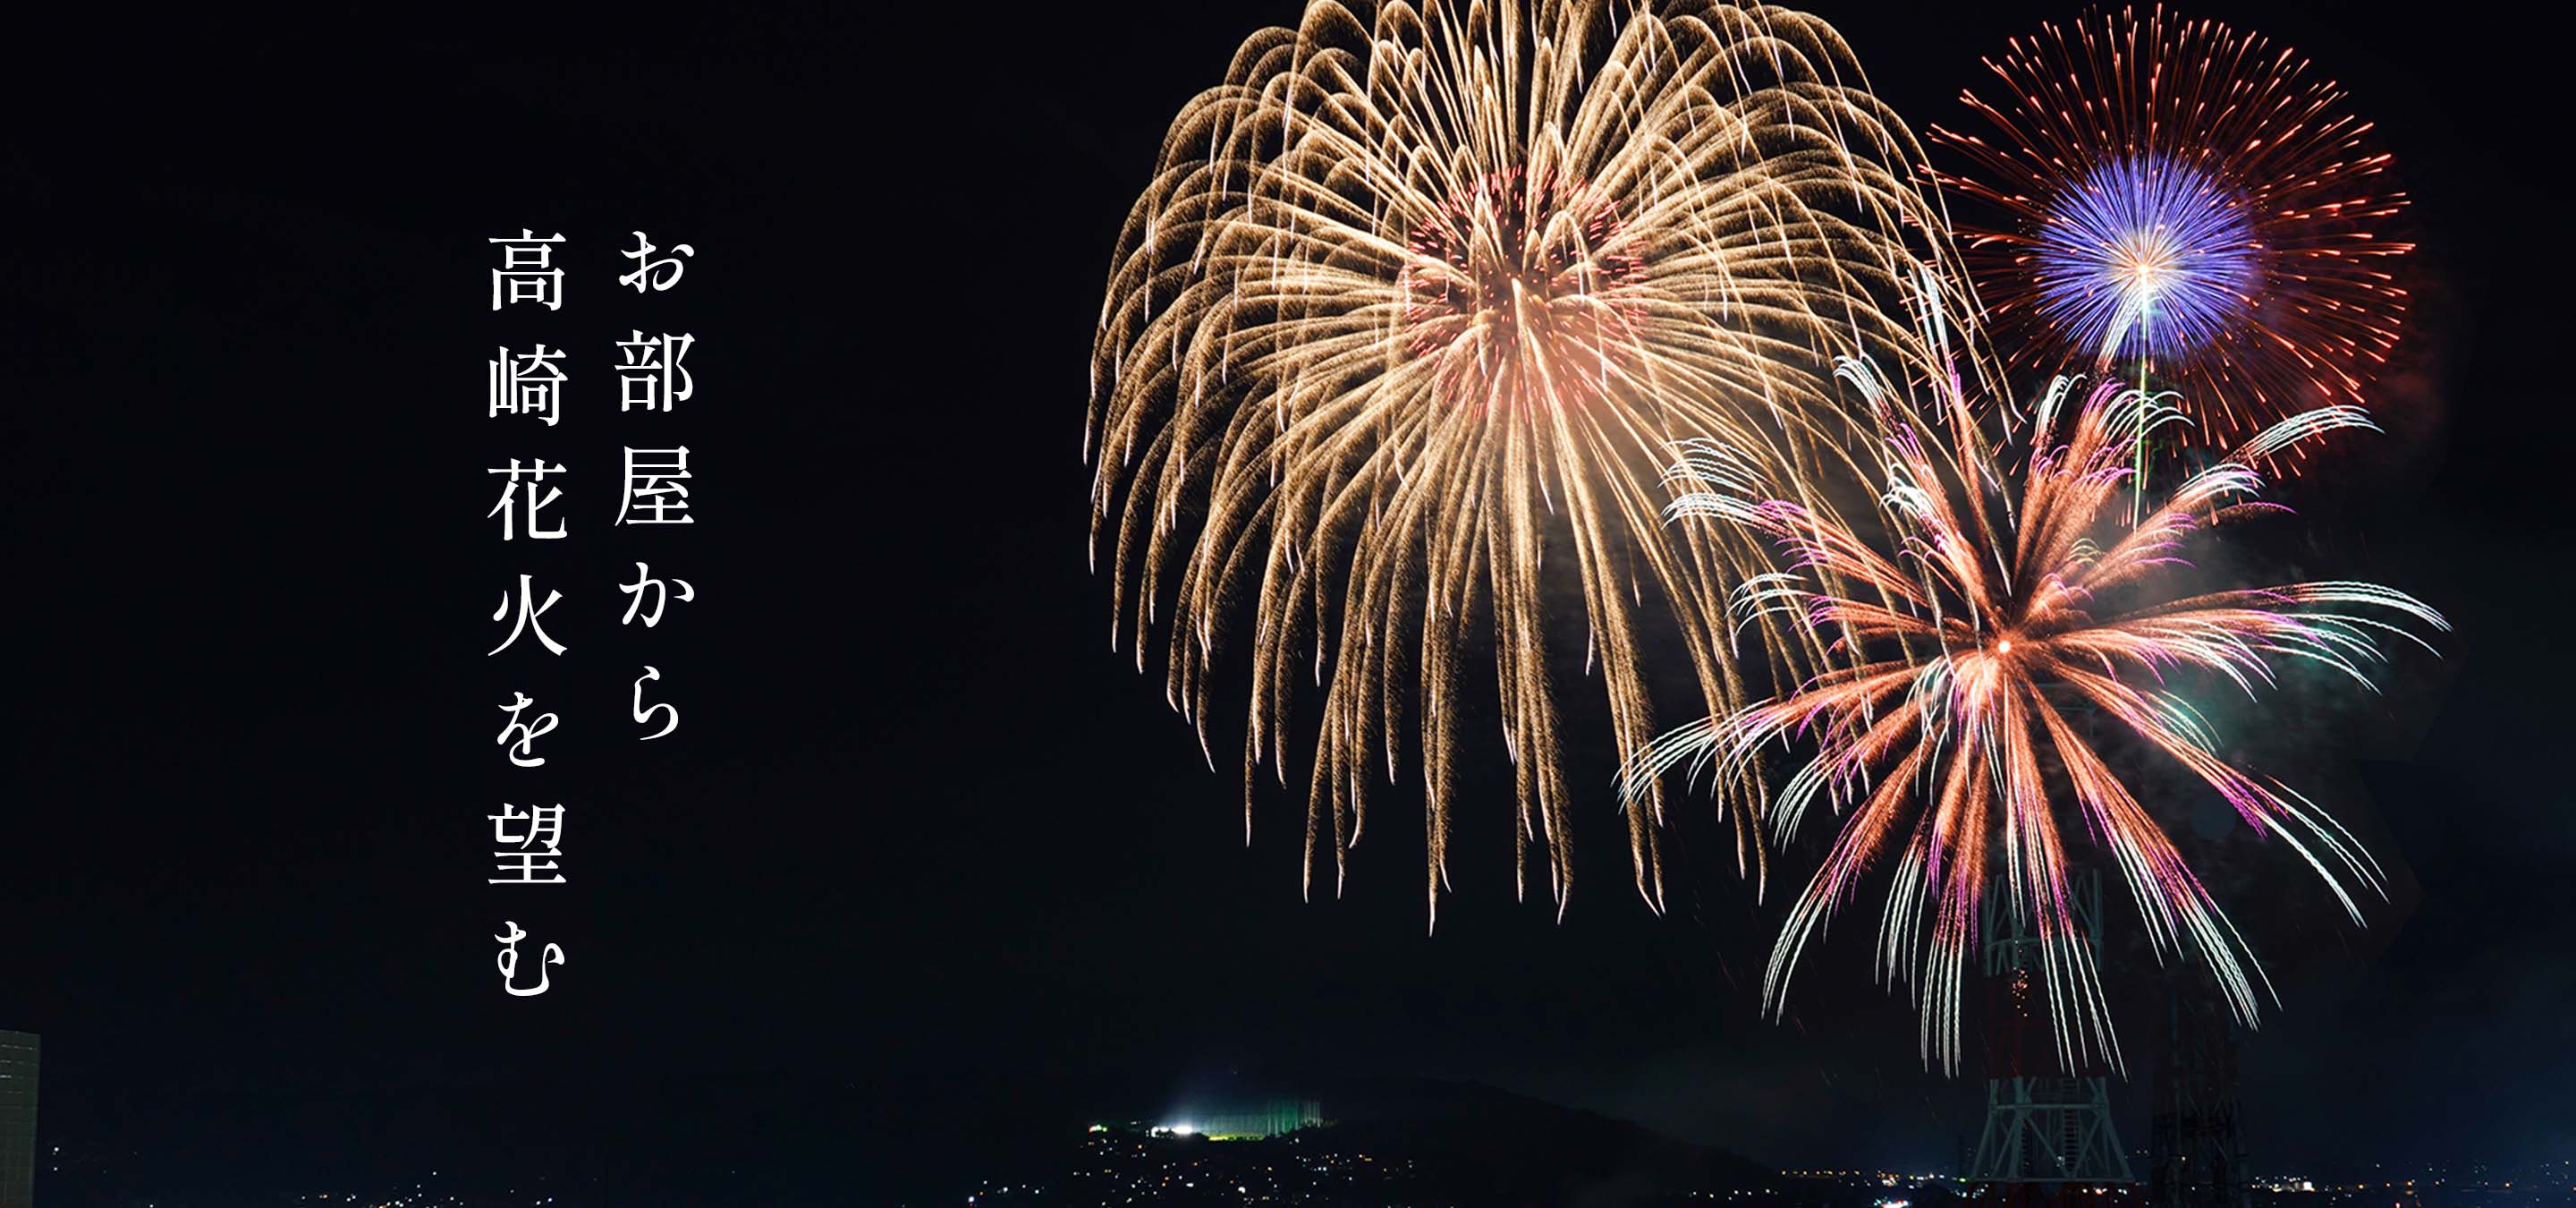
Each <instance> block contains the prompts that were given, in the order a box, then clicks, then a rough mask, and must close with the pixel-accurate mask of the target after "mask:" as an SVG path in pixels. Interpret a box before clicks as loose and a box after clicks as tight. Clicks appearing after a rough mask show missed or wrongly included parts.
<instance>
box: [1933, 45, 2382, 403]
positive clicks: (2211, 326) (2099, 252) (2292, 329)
mask: <svg viewBox="0 0 2576 1208" xmlns="http://www.w3.org/2000/svg"><path fill="white" fill-rule="evenodd" d="M1986 66H1987V67H1988V68H1989V69H1990V70H1992V71H1993V72H1994V74H1995V78H1996V80H1997V81H1998V82H1999V83H2000V85H2001V88H2002V96H2001V98H2000V101H1999V102H1989V101H1988V100H1986V99H1985V98H1984V97H1982V96H1980V95H1978V93H1977V91H1976V90H1975V89H1970V90H1968V91H1967V93H1966V94H1965V100H1966V101H1967V104H1968V105H1969V107H1970V108H1972V109H1974V110H1975V111H1976V112H1978V113H1979V114H1982V115H1984V117H1985V118H1986V119H1987V120H1988V122H1990V123H1991V124H1992V126H1993V134H1992V136H1991V138H1989V137H1981V136H1978V135H1974V134H1967V133H1962V132H1959V131H1954V130H1949V129H1946V128H1943V127H1941V126H1937V125H1936V126H1934V127H1933V128H1932V133H1933V136H1934V138H1935V139H1936V140H1937V141H1938V142H1940V143H1943V144H1946V145H1948V146H1951V147H1955V148H1957V149H1958V150H1960V151H1961V152H1963V153H1965V155H1966V157H1967V159H1968V160H1969V161H1971V162H1973V164H1974V165H1975V168H1974V170H1972V171H1970V172H1968V173H1966V174H1963V175H1961V176H1957V177H1951V176H1947V175H1945V176H1944V177H1943V183H1944V184H1946V185H1949V186H1952V187H1955V188H1957V189H1959V190H1961V191H1963V192H1964V193H1965V194H1967V195H1969V196H1970V197H1973V198H1975V199H1977V201H1978V202H1981V203H1984V204H1982V205H1974V204H1972V205H1968V206H1965V207H1963V208H1962V211H1961V221H1960V226H1959V233H1960V237H1961V240H1962V242H1963V244H1964V245H1965V250H1966V254H1967V258H1968V264H1969V270H1970V272H1971V274H1972V275H1973V277H1974V279H1975V281H1976V284H1977V289H1978V290H1979V292H1980V293H1981V294H1982V295H1983V296H1984V299H1985V301H1986V302H1987V303H1988V305H1989V306H1991V308H1992V311H1991V317H1992V330H1993V333H1994V337H1995V339H1996V342H1997V344H1998V345H1999V346H2003V347H2011V348H2018V349H2021V350H2023V352H2024V354H2025V356H2024V357H2023V358H2022V359H2020V360H2018V361H2017V362H2016V363H2015V364H2014V366H2013V369H2014V370H2015V377H2016V378H2025V377H2035V376H2037V375H2040V374H2044V373H2046V372H2050V371H2053V369H2054V367H2055V366H2057V365H2059V364H2061V363H2063V362H2064V361H2065V359H2066V358H2067V357H2069V356H2088V357H2094V358H2096V359H2097V361H2098V368H2099V370H2100V371H2101V372H2104V373H2107V374H2110V375H2112V376H2118V377H2124V378H2128V379H2130V380H2133V381H2134V380H2136V379H2137V378H2138V377H2139V376H2140V374H2141V373H2147V374H2149V375H2151V377H2152V379H2153V380H2155V381H2157V382H2159V383H2162V384H2165V385H2170V386H2172V387H2174V388H2176V389H2178V390H2179V391H2180V392H2181V394H2182V396H2183V398H2184V399H2185V400H2186V405H2187V406H2189V407H2190V408H2191V414H2190V418H2191V420H2192V421H2193V423H2192V426H2191V428H2190V430H2189V431H2188V432H2186V433H2185V434H2184V435H2183V437H2182V439H2184V440H2187V441H2190V442H2192V443H2194V444H2198V445H2201V446H2204V447H2208V448H2212V449H2220V450H2223V449H2227V448H2230V447H2232V446H2234V445H2235V444H2236V443H2238V442H2240V441H2242V440H2244V439H2245V438H2246V437H2248V436H2249V435H2251V434H2252V433H2253V432H2255V431H2256V430H2258V429H2260V428H2263V427H2265V426H2267V425H2269V424H2271V423H2272V422H2273V421H2275V420H2278V419H2281V418H2283V417H2285V416H2288V415H2293V414H2296V413H2298V412H2302V411H2306V410H2310V409H2313V408H2317V407H2324V406H2337V405H2347V406H2348V405H2359V404H2365V403H2367V402H2368V399H2367V398H2366V397H2365V395H2364V389H2365V387H2367V386H2368V385H2369V383H2370V381H2371V379H2372V378H2373V377H2374V376H2375V375H2376V374H2377V373H2378V372H2379V369H2380V367H2381V366H2382V365H2384V364H2385V363H2386V362H2387V360H2388V357H2389V353H2390V350H2391V349H2393V348H2394V347H2395V346H2396V344H2397V341H2398V334H2399V331H2400V328H2401V326H2402V325H2403V323H2404V321H2405V317H2406V303H2407V295H2406V291H2405V289H2403V288H2402V287H2401V285H2400V283H2399V281H2398V280H2397V277H2396V274H2395V269H2396V267H2397V262H2398V260H2399V258H2400V257H2403V256H2404V255H2405V254H2406V253H2408V252H2410V251H2412V250H2413V245H2411V244H2408V243H2403V242H2398V241H2396V240H2394V239H2392V238H2391V234H2392V228H2393V222H2394V220H2395V219H2396V218H2397V216H2398V215H2399V213H2400V211H2402V210H2403V208H2404V206H2405V198H2404V195H2403V194H2401V193H2396V192H2392V191H2390V182H2389V180H2388V174H2387V169H2388V164H2389V157H2388V156H2387V155H2385V154H2383V153H2380V152H2378V151H2375V150H2372V149H2371V147H2370V145H2369V137H2368V136H2369V133H2370V129H2371V127H2370V125H2369V124H2368V123H2365V122H2362V121H2360V120H2359V119H2357V118H2355V117H2353V116H2352V115H2351V114H2349V113H2347V112H2344V109H2343V105H2344V93H2343V90H2342V89H2341V88H2339V87H2337V86H2336V85H2335V84H2334V83H2332V82H2331V81H2328V80H2325V79H2323V78H2321V77H2319V76H2317V75H2316V74H2314V73H2313V72H2311V71H2310V69H2309V65H2308V63H2307V61H2306V60H2305V59H2302V58H2300V57H2298V56H2297V55H2296V54H2294V53H2293V52H2292V51H2291V50H2290V49H2289V48H2287V47H2278V46H2274V45H2273V44H2272V43H2271V42H2269V41H2268V40H2266V39H2264V38H2262V37H2260V36H2258V35H2254V34H2248V33H2239V32H2237V31H2235V30H2232V29H2229V28H2228V27H2227V26H2225V25H2222V24H2219V23H2217V22H2215V21H2207V20H2199V21H2194V20H2185V19H2182V18H2179V17H2175V16H2171V15H2169V14H2167V13H2166V12H2165V10H2164V9H2163V7H2162V6H2157V7H2155V8H2153V9H2149V10H2146V11H2145V13H2144V14H2143V16H2142V15H2141V14H2140V12H2139V11H2138V10H2136V9H2134V8H2123V9H2120V10H2119V11H2118V12H2117V13H2116V14H2114V13H2112V12H2109V11H2100V12H2094V13H2090V14H2088V15H2086V16H2085V17H2084V18H2083V19H2082V20H2080V21H2078V22H2076V23H2075V24H2073V25H2072V26H2071V27H2061V26H2056V25H2049V26H2044V27H2042V28H2041V30H2040V32H2039V34H2038V35H2037V36H2036V37H2031V38H2016V39H2014V40H2013V41H2012V43H2011V45H2010V48H2009V49H2008V50H2007V52H2006V53H2005V54H2004V56H2003V57H2002V58H2000V59H1988V60H1987V61H1986ZM1980 211H1985V212H1984V213H1980Z"/></svg>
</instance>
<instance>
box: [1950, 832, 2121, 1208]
mask: <svg viewBox="0 0 2576 1208" xmlns="http://www.w3.org/2000/svg"><path fill="white" fill-rule="evenodd" d="M2067 890H2068V897H2069V898H2070V904H2071V905H2072V906H2073V907H2074V913H2075V923H2076V926H2078V927H2080V928H2082V930H2083V936H2084V938H2083V940H2082V941H2081V942H2083V943H2084V944H2086V945H2087V946H2089V947H2091V948H2093V949H2094V950H2095V951H2096V952H2097V953H2098V952H2099V950H2100V948H2101V945H2102V876H2101V874H2100V873H2099V872H2095V871H2090V870H2088V871H2084V872H2080V873H2077V874H2075V875H2073V876H2071V877H2069V878H2068V884H2067ZM2006 892H2007V891H2006V889H2005V887H2003V886H2001V885H1997V886H1995V887H1994V888H1993V889H1992V890H1990V891H1989V892H1988V893H1987V895H1986V900H1985V901H1984V902H1983V903H1982V904H1981V913H1982V914H1983V918H1982V919H1981V926H1980V930H1981V932H1982V933H1983V934H1984V935H1985V937H1986V944H1985V973H1986V979H1987V981H1988V982H1989V984H1996V985H2000V986H2002V987H2004V992H2005V995H2006V997H2005V1001H2004V1002H2002V1003H2001V1004H2000V1005H2001V1008H2002V1009H2001V1010H2000V1011H1998V1012H1994V1013H1993V1015H1994V1016H1998V1017H1999V1018H1993V1019H1990V1023H1989V1025H1988V1026H1989V1028H1990V1032H1989V1044H1988V1046H1987V1053H1986V1060H1987V1063H1988V1068H1989V1069H1990V1070H1992V1071H1993V1076H1991V1077H1989V1078H1987V1079H1986V1129H1985V1134H1984V1136H1983V1137H1982V1138H1980V1139H1979V1140H1978V1142H1977V1156H1976V1157H1975V1158H1974V1159H1973V1160H1971V1161H1970V1162H1969V1164H1968V1172H1967V1175H1968V1182H1969V1183H1970V1184H1971V1185H1972V1186H1974V1187H1975V1189H1976V1194H1977V1195H1978V1196H1979V1198H1981V1199H1988V1198H1992V1199H2001V1200H2003V1201H2006V1202H2011V1203H2030V1204H2048V1203H2058V1202H2061V1201H2063V1200H2065V1199H2066V1198H2067V1197H2068V1194H2069V1193H2070V1192H2074V1191H2094V1190H2096V1189H2108V1188H2111V1187H2120V1188H2123V1189H2125V1188H2127V1187H2129V1186H2132V1185H2134V1184H2135V1182H2136V1180H2135V1179H2134V1178H2132V1177H2131V1175H2130V1174H2129V1158H2128V1155H2127V1154H2126V1153H2125V1152H2124V1151H2122V1150H2121V1148H2120V1133H2119V1130H2118V1129H2117V1128H2116V1127H2114V1126H2113V1125H2112V1122H2111V1088H2110V1080H2109V1079H2108V1078H2107V1077H2106V1076H2105V1075H2104V1073H2103V1071H2102V1070H2101V1069H2099V1068H2098V1066H2097V1065H2095V1064H2092V1063H2087V1062H2080V1061H2079V1062H2078V1065H2077V1067H2076V1068H2072V1069H2069V1068H2064V1067H2063V1064H2062V1063H2061V1062H2060V1061H2059V1060H2058V1059H2057V1054H2056V1046H2055V1045H2054V1044H2045V1045H2044V1047H2042V1048H2036V1049H2035V1048H2034V1047H2033V1046H2032V1045H2031V1044H2030V1043H2029V1037H2028V1033H2029V1032H2030V1030H2031V1028H2030V1024H2031V1015H2032V1013H2033V1012H2034V1010H2038V1009H2041V1008H2039V1007H2037V1005H2036V1004H2035V1003H2034V1002H2033V989H2034V987H2033V982H2034V980H2035V979H2036V978H2037V977H2038V976H2039V969H2040V965H2041V957H2042V953H2041V947H2042V940H2041V939H2040V937H2039V936H2038V934H2036V933H2035V932H2034V931H2033V930H2032V928H2031V925H2030V921H2029V920H2028V918H2026V917H2025V916H2024V915H2023V914H2022V912H2019V911H2015V910H2013V909H2012V908H2011V906H2010V904H2009V903H2008V901H2007V900H2006ZM2090 1202H2093V1203H2099V1202H2100V1201H2099V1200H2094V1201H2090Z"/></svg>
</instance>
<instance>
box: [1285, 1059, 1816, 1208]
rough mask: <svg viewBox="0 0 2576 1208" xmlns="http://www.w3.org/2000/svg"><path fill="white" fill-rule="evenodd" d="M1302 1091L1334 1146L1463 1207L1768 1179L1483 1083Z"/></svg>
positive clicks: (1583, 1202) (1620, 1197)
mask: <svg viewBox="0 0 2576 1208" xmlns="http://www.w3.org/2000/svg"><path fill="white" fill-rule="evenodd" d="M1311 1093H1312V1094H1314V1095H1315V1096H1316V1097H1319V1098H1321V1099H1322V1100H1323V1102H1324V1114H1325V1116H1327V1117H1328V1118H1330V1119H1332V1120H1334V1121H1336V1124H1335V1126H1334V1128H1333V1132H1334V1133H1335V1134H1336V1136H1335V1137H1334V1140H1333V1145H1334V1147H1335V1148H1337V1149H1342V1148H1348V1149H1358V1150H1363V1151H1368V1152H1384V1153H1388V1154H1395V1155H1400V1156H1403V1157H1408V1158H1411V1159H1413V1160H1414V1161H1415V1162H1417V1163H1419V1164H1420V1166H1421V1168H1422V1170H1423V1172H1424V1174H1425V1177H1426V1181H1427V1182H1429V1183H1431V1184H1432V1185H1435V1186H1437V1187H1439V1188H1440V1189H1441V1190H1442V1191H1443V1192H1446V1193H1449V1194H1451V1195H1454V1196H1456V1197H1458V1198H1459V1199H1460V1200H1461V1202H1465V1203H1475V1204H1491V1205H1496V1206H1497V1208H1502V1206H1507V1205H1524V1204H1526V1205H1571V1206H1575V1208H1594V1206H1596V1205H1602V1206H1606V1205H1613V1204H1627V1203H1632V1202H1635V1201H1637V1200H1641V1199H1647V1198H1652V1197H1660V1196H1669V1195H1675V1194H1687V1193H1689V1192H1693V1191H1718V1190H1733V1189H1748V1190H1750V1189H1759V1188H1762V1187H1765V1186H1768V1185H1770V1183H1771V1181H1772V1179H1771V1172H1770V1171H1769V1170H1767V1169H1765V1168H1763V1167H1761V1166H1759V1165H1757V1164H1755V1163H1753V1162H1751V1161H1748V1160H1746V1159H1744V1158H1742V1157H1739V1156H1737V1155H1735V1154H1731V1153H1728V1152H1726V1151H1724V1150H1721V1149H1714V1148H1710V1147H1708V1146H1702V1145H1693V1144H1689V1143H1687V1142H1682V1141H1676V1140H1674V1139H1672V1138H1670V1137H1666V1136H1664V1135H1662V1134H1660V1133H1657V1132H1653V1131H1651V1130H1649V1129H1646V1128H1643V1127H1640V1126H1638V1125H1636V1124H1631V1123H1629V1122H1627V1121H1625V1120H1617V1119H1612V1118H1610V1117H1608V1116H1602V1115H1598V1114H1595V1113H1592V1112H1587V1111H1581V1110H1578V1109H1575V1108H1570V1107H1564V1106H1561V1105H1558V1104H1554V1103H1548V1102H1545V1101H1543V1100H1538V1099H1532V1098H1529V1097H1528V1096H1525V1095H1515V1094H1512V1093H1510V1092H1507V1091H1500V1090H1496V1089H1494V1088H1492V1087H1487V1086H1478V1085H1474V1084H1468V1083H1455V1082H1437V1081H1426V1080H1395V1079H1385V1080H1370V1081H1363V1082H1355V1083H1348V1084H1344V1085H1340V1086H1323V1087H1317V1088H1315V1089H1314V1091H1313V1092H1311Z"/></svg>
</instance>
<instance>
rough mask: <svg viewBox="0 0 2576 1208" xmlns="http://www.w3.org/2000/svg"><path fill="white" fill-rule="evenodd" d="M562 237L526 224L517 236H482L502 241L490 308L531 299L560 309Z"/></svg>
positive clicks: (493, 276)
mask: <svg viewBox="0 0 2576 1208" xmlns="http://www.w3.org/2000/svg"><path fill="white" fill-rule="evenodd" d="M638 234H639V235H640V234H641V232H638ZM563 241H564V237H563V234H562V233H561V232H557V233H555V234H552V235H546V236H542V237H541V236H539V235H538V234H537V233H536V232H535V231H533V230H530V229H528V228H526V227H521V228H519V237H518V238H516V239H506V238H505V239H487V240H485V241H484V242H486V243H497V244H500V245H501V267H499V268H496V269H493V270H492V309H494V310H499V309H501V308H502V307H504V306H508V305H511V304H514V303H519V302H534V303H536V304H537V305H539V306H542V307H545V308H546V309H547V310H562V309H563V270H562V269H559V268H556V267H555V245H556V244H559V243H562V242H563ZM683 246H684V247H685V246H686V245H683ZM690 254H691V255H695V254H696V253H694V252H692V253H690ZM672 279H673V280H677V279H678V274H677V273H674V274H672Z"/></svg>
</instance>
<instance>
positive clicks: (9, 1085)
mask: <svg viewBox="0 0 2576 1208" xmlns="http://www.w3.org/2000/svg"><path fill="white" fill-rule="evenodd" d="M36 1050H37V1044H36V1037H35V1036H34V1035H33V1034H31V1033H27V1032H0V1208H33V1206H34V1204H35V1202H36V1056H37V1052H36Z"/></svg>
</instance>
